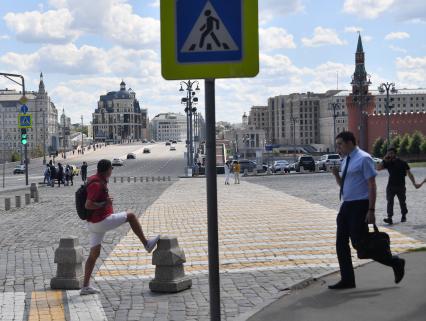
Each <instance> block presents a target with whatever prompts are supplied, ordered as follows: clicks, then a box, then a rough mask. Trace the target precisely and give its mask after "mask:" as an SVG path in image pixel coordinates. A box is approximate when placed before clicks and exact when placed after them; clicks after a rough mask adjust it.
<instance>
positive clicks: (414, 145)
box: [408, 131, 423, 155]
mask: <svg viewBox="0 0 426 321" xmlns="http://www.w3.org/2000/svg"><path fill="white" fill-rule="evenodd" d="M422 141H423V135H422V134H420V133H419V132H417V131H416V132H415V133H414V134H413V136H411V140H410V144H409V145H408V152H409V153H410V154H413V155H418V154H420V146H421V144H422Z"/></svg>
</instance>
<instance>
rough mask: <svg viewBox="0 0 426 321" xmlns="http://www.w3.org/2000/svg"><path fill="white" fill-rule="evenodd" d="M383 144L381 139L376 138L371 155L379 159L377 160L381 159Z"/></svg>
mask: <svg viewBox="0 0 426 321" xmlns="http://www.w3.org/2000/svg"><path fill="white" fill-rule="evenodd" d="M383 143H384V141H383V138H382V137H379V138H377V139H376V141H375V142H374V144H373V155H374V156H375V157H379V158H381V157H383V153H382V148H383Z"/></svg>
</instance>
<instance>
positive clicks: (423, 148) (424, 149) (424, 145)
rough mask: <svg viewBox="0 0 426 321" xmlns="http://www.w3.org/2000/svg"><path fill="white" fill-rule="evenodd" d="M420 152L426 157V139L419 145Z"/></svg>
mask: <svg viewBox="0 0 426 321" xmlns="http://www.w3.org/2000/svg"><path fill="white" fill-rule="evenodd" d="M420 150H421V152H422V154H425V155H426V137H425V138H424V139H423V143H422V144H421V145H420Z"/></svg>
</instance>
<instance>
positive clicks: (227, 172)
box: [224, 161, 231, 185]
mask: <svg viewBox="0 0 426 321" xmlns="http://www.w3.org/2000/svg"><path fill="white" fill-rule="evenodd" d="M224 169H225V185H229V179H230V177H231V163H230V162H229V161H227V162H226V163H225V166H224Z"/></svg>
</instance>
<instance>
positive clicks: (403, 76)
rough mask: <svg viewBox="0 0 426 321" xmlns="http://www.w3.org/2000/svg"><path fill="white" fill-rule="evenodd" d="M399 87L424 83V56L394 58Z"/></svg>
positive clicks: (414, 86) (422, 84)
mask: <svg viewBox="0 0 426 321" xmlns="http://www.w3.org/2000/svg"><path fill="white" fill-rule="evenodd" d="M395 63H396V68H397V77H398V80H399V81H398V82H399V85H398V86H399V87H406V88H419V87H424V86H425V83H426V56H423V57H412V56H405V57H403V58H401V57H399V58H397V59H396V62H395Z"/></svg>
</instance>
